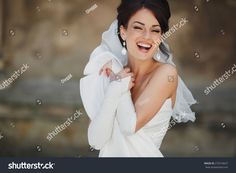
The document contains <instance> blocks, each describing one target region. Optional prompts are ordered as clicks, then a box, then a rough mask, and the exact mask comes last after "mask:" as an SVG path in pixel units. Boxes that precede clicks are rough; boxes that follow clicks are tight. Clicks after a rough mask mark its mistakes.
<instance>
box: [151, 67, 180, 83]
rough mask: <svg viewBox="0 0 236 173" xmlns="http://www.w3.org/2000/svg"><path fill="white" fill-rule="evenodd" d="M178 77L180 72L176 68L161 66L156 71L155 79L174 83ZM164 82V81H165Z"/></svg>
mask: <svg viewBox="0 0 236 173" xmlns="http://www.w3.org/2000/svg"><path fill="white" fill-rule="evenodd" d="M177 77H178V72H177V69H176V67H175V66H173V65H171V64H160V65H159V66H158V67H157V68H156V69H155V71H154V75H153V78H154V79H157V78H159V79H163V78H165V79H167V80H168V81H172V79H174V78H177ZM163 82H164V81H163Z"/></svg>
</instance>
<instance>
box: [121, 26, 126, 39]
mask: <svg viewBox="0 0 236 173" xmlns="http://www.w3.org/2000/svg"><path fill="white" fill-rule="evenodd" d="M126 32H127V31H126V29H125V27H124V26H123V25H121V26H120V36H121V38H122V39H123V40H126V38H127V36H126V35H127V34H126Z"/></svg>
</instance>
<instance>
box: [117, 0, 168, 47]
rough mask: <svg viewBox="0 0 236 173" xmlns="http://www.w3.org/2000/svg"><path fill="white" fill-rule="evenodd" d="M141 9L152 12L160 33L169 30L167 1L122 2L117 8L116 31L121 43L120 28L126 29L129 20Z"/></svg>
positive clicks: (131, 0)
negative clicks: (158, 24)
mask: <svg viewBox="0 0 236 173" xmlns="http://www.w3.org/2000/svg"><path fill="white" fill-rule="evenodd" d="M142 8H146V9H149V10H150V11H152V13H153V14H154V15H155V17H156V19H157V20H158V22H159V23H160V26H161V30H162V33H165V32H167V31H168V30H169V18H170V16H171V13H170V7H169V3H168V2H167V0H122V1H121V4H120V5H119V7H118V8H117V13H118V15H117V20H118V28H117V31H118V37H119V39H120V42H121V43H122V42H123V40H122V38H121V36H120V33H119V31H120V26H121V25H123V26H124V27H125V28H127V27H128V22H129V20H130V18H131V17H132V16H133V15H134V14H135V13H136V12H137V11H139V10H140V9H142Z"/></svg>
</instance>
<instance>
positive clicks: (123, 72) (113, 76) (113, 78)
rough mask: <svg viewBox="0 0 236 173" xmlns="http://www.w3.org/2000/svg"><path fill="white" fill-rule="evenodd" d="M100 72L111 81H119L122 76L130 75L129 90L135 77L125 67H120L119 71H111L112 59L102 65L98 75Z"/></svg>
mask: <svg viewBox="0 0 236 173" xmlns="http://www.w3.org/2000/svg"><path fill="white" fill-rule="evenodd" d="M102 73H104V74H105V75H106V76H107V77H109V78H110V80H111V81H121V79H122V78H125V77H128V76H131V80H130V83H129V90H130V89H131V88H132V87H133V86H134V81H135V78H134V74H133V73H131V72H130V68H128V67H126V68H124V69H122V70H121V71H120V72H119V73H117V74H115V73H114V72H113V71H112V60H110V61H109V62H107V63H106V64H105V65H104V66H103V67H102V69H101V70H100V71H99V75H101V74H102Z"/></svg>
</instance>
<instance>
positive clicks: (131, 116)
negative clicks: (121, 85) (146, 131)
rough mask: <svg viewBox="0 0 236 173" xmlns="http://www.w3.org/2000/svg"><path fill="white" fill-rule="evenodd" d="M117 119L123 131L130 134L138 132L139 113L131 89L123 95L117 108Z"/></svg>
mask: <svg viewBox="0 0 236 173" xmlns="http://www.w3.org/2000/svg"><path fill="white" fill-rule="evenodd" d="M117 120H118V124H119V127H120V130H121V132H122V133H123V134H124V135H126V136H128V135H132V134H134V133H135V132H136V125H137V113H136V111H135V107H134V104H133V101H132V98H131V93H130V91H128V92H126V93H125V94H123V95H122V97H121V99H120V102H119V104H118V108H117Z"/></svg>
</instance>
